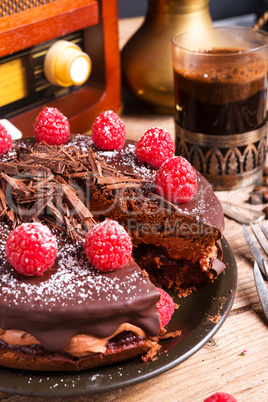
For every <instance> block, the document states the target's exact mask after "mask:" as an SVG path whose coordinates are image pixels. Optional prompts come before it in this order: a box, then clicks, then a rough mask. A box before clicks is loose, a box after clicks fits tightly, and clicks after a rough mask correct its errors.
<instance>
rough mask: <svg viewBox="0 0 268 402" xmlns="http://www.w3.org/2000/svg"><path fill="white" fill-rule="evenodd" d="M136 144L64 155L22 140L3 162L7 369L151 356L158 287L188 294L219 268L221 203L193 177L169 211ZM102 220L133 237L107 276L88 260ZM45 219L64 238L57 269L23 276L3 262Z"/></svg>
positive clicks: (1, 244)
mask: <svg viewBox="0 0 268 402" xmlns="http://www.w3.org/2000/svg"><path fill="white" fill-rule="evenodd" d="M134 149H135V143H134V142H133V141H126V143H125V146H124V147H123V149H121V150H117V151H99V150H97V149H95V147H94V145H93V144H92V139H91V137H89V136H83V135H77V136H75V137H73V138H72V139H71V140H70V141H69V142H68V143H67V144H65V145H62V146H57V147H56V146H48V145H40V144H37V143H35V140H34V139H33V138H25V139H22V140H18V141H16V142H14V143H13V148H12V149H11V150H10V151H8V152H6V153H5V154H4V155H2V157H1V161H0V170H1V189H0V227H1V239H0V258H1V275H0V287H1V292H0V328H1V329H0V364H1V365H3V366H7V367H14V368H20V369H21V368H22V369H30V370H82V369H87V368H90V367H95V366H100V365H103V364H108V363H113V362H117V361H120V360H124V359H128V358H131V357H133V356H136V355H139V354H146V353H148V356H149V355H150V354H152V355H153V353H154V351H155V349H158V348H159V345H158V339H159V336H161V333H163V332H164V330H163V328H162V327H161V325H160V320H159V313H158V310H157V307H156V303H157V302H158V300H159V297H160V296H159V292H158V290H157V289H156V286H163V287H164V288H167V289H172V290H175V291H176V292H177V294H178V295H180V296H185V295H187V294H188V293H189V292H191V291H193V290H194V289H196V288H197V287H198V286H199V285H201V284H202V283H205V282H212V281H214V279H215V278H216V277H217V276H218V275H219V274H220V273H221V272H222V270H223V269H224V264H223V263H222V262H221V258H222V253H221V247H220V239H221V237H222V230H223V222H224V221H223V213H222V208H221V205H220V203H219V201H218V199H217V197H216V196H215V195H214V193H213V190H212V188H211V186H210V185H209V183H208V182H207V181H206V179H204V178H203V177H202V176H201V175H200V174H198V173H197V179H198V189H197V191H196V193H195V195H194V197H193V199H192V200H191V201H189V202H187V203H184V204H178V205H177V204H173V203H171V202H167V201H166V200H164V199H163V198H162V197H161V196H159V195H157V194H156V192H155V189H154V185H153V177H154V175H155V172H156V171H155V170H154V169H152V168H150V167H148V166H147V165H145V164H142V163H140V162H138V161H137V159H136V157H135V153H134ZM106 218H111V219H113V220H116V221H118V222H119V223H120V224H121V225H123V226H124V227H125V229H126V230H127V231H128V232H129V234H130V236H131V238H132V242H133V248H134V250H133V258H131V260H130V261H129V262H128V263H127V265H126V266H125V267H123V268H122V269H120V270H117V271H114V272H109V273H101V272H99V271H98V270H96V268H95V267H93V266H92V265H91V264H90V263H89V261H88V260H87V259H86V257H85V255H84V251H83V247H82V245H83V241H84V239H85V236H86V233H87V232H88V231H89V230H90V229H91V228H92V227H93V226H94V225H95V224H96V222H100V221H102V220H104V219H106ZM30 221H32V222H39V221H40V222H42V223H44V224H46V225H48V226H49V227H50V229H51V231H52V232H53V234H54V235H55V236H56V237H57V242H58V254H57V258H56V261H55V264H54V266H53V268H51V269H50V270H48V271H46V272H45V273H44V274H43V275H42V276H38V277H24V276H22V275H21V274H19V273H18V272H17V271H15V270H14V269H13V267H12V266H11V265H10V264H9V263H8V261H7V259H6V255H5V244H6V239H7V237H8V235H9V233H10V231H11V230H12V229H14V228H15V227H17V226H19V225H21V224H22V223H23V222H30Z"/></svg>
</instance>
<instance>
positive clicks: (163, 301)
mask: <svg viewBox="0 0 268 402" xmlns="http://www.w3.org/2000/svg"><path fill="white" fill-rule="evenodd" d="M157 290H158V291H159V293H160V300H159V301H158V302H157V303H156V307H157V310H158V312H159V314H160V320H161V324H162V326H163V327H165V326H166V325H167V324H168V323H169V321H170V319H171V317H172V314H173V313H174V308H175V304H174V301H173V299H172V298H171V297H170V296H169V294H168V293H167V292H165V291H164V290H163V289H161V288H157Z"/></svg>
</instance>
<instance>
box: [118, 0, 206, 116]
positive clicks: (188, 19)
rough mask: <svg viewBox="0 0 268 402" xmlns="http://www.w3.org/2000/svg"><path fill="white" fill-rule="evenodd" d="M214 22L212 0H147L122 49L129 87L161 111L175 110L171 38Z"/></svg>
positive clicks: (124, 77)
mask: <svg viewBox="0 0 268 402" xmlns="http://www.w3.org/2000/svg"><path fill="white" fill-rule="evenodd" d="M208 25H212V20H211V17H210V12H209V0H148V8H147V14H146V17H145V20H144V22H143V24H142V26H141V27H140V28H139V29H138V31H137V32H136V33H135V34H134V35H133V36H132V37H131V38H130V40H129V41H128V42H127V43H126V45H125V46H124V48H123V49H122V54H121V57H122V75H123V82H124V84H125V86H126V88H127V89H128V90H129V91H130V92H131V93H133V94H134V95H136V96H137V97H138V98H139V99H141V100H143V101H145V102H147V103H148V104H151V105H152V106H153V108H154V109H155V110H157V111H160V112H162V113H171V114H173V113H174V105H175V102H174V85H173V68H172V52H171V38H172V36H174V35H175V34H177V33H179V32H182V31H185V30H187V29H192V28H199V27H202V26H208Z"/></svg>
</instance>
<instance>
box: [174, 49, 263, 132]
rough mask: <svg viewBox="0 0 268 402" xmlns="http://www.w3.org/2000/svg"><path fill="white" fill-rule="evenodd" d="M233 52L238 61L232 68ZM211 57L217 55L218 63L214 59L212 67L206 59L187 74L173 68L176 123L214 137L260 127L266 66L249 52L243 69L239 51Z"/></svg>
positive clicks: (219, 51) (219, 52) (224, 52)
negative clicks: (238, 58)
mask: <svg viewBox="0 0 268 402" xmlns="http://www.w3.org/2000/svg"><path fill="white" fill-rule="evenodd" d="M234 52H235V53H237V56H238V57H240V61H239V63H240V64H239V63H237V66H235V67H234V66H233V64H234V57H235V56H234V54H233V53H234ZM210 53H213V55H214V54H218V55H219V58H218V60H216V61H215V57H213V63H212V62H211V61H210V57H209V56H206V57H204V58H203V59H205V60H204V61H200V65H199V67H198V70H197V69H194V68H192V67H191V64H190V65H189V69H188V70H187V71H186V70H181V69H180V68H179V67H178V68H176V67H175V73H174V79H175V97H176V115H175V120H176V123H177V124H179V126H181V127H182V128H184V129H187V130H189V131H192V132H197V133H204V134H214V135H229V134H239V133H245V132H248V131H252V130H255V129H257V128H259V127H261V126H262V125H263V124H264V123H265V119H266V105H267V92H266V89H265V88H266V70H265V63H264V62H263V61H259V60H257V59H256V56H254V55H252V56H251V55H250V52H249V54H248V55H247V56H245V58H244V61H243V64H242V65H241V52H239V50H236V51H234V50H233V49H231V50H230V49H221V50H215V51H211V52H210ZM230 53H232V56H231V55H230ZM206 54H208V53H206ZM223 54H224V56H223ZM229 58H230V63H229ZM223 63H224V67H223Z"/></svg>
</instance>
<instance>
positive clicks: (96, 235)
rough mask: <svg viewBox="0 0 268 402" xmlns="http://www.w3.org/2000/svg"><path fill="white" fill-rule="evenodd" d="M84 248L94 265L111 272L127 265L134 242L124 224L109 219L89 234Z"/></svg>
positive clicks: (96, 226)
mask: <svg viewBox="0 0 268 402" xmlns="http://www.w3.org/2000/svg"><path fill="white" fill-rule="evenodd" d="M84 248H85V253H86V256H87V258H88V260H89V261H90V262H91V264H92V265H94V266H95V267H96V268H98V269H99V270H100V271H102V272H109V271H115V270H116V269H118V268H122V267H123V266H124V265H126V263H127V262H128V260H129V259H130V256H131V253H132V242H131V239H130V237H129V234H128V233H127V232H126V231H125V229H124V228H123V226H121V225H119V223H118V222H116V221H113V220H109V219H107V220H105V221H103V222H101V223H98V224H97V225H95V226H94V227H93V229H91V231H90V232H89V233H88V234H87V236H86V240H85V244H84Z"/></svg>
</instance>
